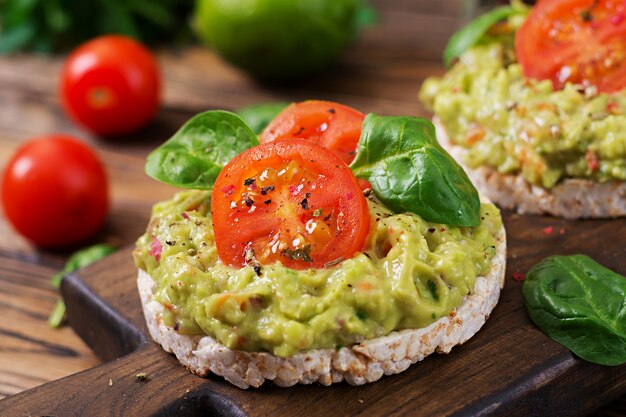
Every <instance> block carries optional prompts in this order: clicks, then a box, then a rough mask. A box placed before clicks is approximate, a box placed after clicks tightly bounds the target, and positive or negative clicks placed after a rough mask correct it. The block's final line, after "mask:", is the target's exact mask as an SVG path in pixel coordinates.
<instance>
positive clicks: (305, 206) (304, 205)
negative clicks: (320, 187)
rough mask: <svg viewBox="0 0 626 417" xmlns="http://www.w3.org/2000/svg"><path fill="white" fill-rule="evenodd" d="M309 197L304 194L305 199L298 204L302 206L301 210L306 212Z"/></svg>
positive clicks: (307, 194)
mask: <svg viewBox="0 0 626 417" xmlns="http://www.w3.org/2000/svg"><path fill="white" fill-rule="evenodd" d="M310 196H311V194H309V193H306V197H305V198H304V200H302V201H301V202H300V205H301V206H302V208H303V209H305V210H308V209H309V200H308V198H309V197H310Z"/></svg>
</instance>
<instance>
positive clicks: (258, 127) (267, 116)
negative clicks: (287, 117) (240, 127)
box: [235, 101, 289, 135]
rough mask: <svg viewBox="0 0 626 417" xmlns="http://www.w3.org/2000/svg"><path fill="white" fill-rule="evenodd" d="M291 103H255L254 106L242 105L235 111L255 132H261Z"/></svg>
mask: <svg viewBox="0 0 626 417" xmlns="http://www.w3.org/2000/svg"><path fill="white" fill-rule="evenodd" d="M288 105H289V103H286V102H282V101H281V102H276V103H262V104H255V105H253V106H247V107H242V108H240V109H239V110H237V111H236V112H235V114H237V115H239V117H241V118H242V119H243V120H244V121H245V122H246V123H248V125H250V128H251V129H252V131H253V132H254V133H256V134H257V135H259V134H261V133H262V132H263V130H264V129H265V128H266V127H267V125H268V124H270V122H271V121H272V120H274V118H275V117H276V116H277V115H278V113H280V112H281V111H283V109H284V108H285V107H287V106H288Z"/></svg>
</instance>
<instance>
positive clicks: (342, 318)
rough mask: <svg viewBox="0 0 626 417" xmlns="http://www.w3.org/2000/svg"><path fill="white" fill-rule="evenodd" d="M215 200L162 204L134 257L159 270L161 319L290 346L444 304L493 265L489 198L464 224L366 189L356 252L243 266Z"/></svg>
mask: <svg viewBox="0 0 626 417" xmlns="http://www.w3.org/2000/svg"><path fill="white" fill-rule="evenodd" d="M210 200H211V195H210V192H208V191H186V192H181V193H178V194H177V195H176V196H175V197H174V198H173V199H172V200H170V201H165V202H162V203H159V204H157V205H156V206H155V207H154V208H153V213H152V218H151V221H150V224H149V226H148V229H147V231H146V233H145V234H144V235H143V236H141V237H140V238H139V240H138V241H137V245H136V249H135V251H134V259H135V263H136V265H137V267H139V268H141V269H143V270H144V271H146V272H148V273H149V274H150V275H151V276H152V277H153V279H154V280H155V282H156V286H155V289H154V295H155V299H156V300H157V301H159V302H160V303H161V304H162V305H163V306H164V307H165V308H164V310H163V311H164V313H163V317H162V318H163V320H164V322H165V323H166V324H167V325H169V326H171V327H173V328H174V329H176V330H177V331H178V332H180V333H182V334H207V335H210V336H212V337H214V338H215V339H216V340H218V341H219V342H220V343H222V344H224V345H225V346H227V347H229V348H231V349H239V350H247V351H268V352H271V353H272V354H274V355H277V356H283V357H285V356H291V355H293V354H295V353H297V352H299V351H302V350H308V349H316V348H337V347H341V346H347V345H351V344H354V343H358V342H360V341H362V340H364V339H369V338H373V337H378V336H383V335H386V334H388V333H390V332H391V331H393V330H400V329H406V328H421V327H425V326H427V325H428V324H430V323H432V322H434V321H435V320H437V319H438V318H440V317H442V316H446V315H448V314H449V313H450V312H451V311H452V309H454V308H455V307H457V306H458V305H460V303H461V302H462V300H463V297H465V296H466V295H467V294H468V293H471V292H472V290H473V288H474V282H475V278H476V277H477V276H479V275H482V274H485V273H487V271H488V270H489V266H490V261H491V258H492V257H493V256H494V254H495V244H496V242H495V238H494V235H495V234H496V233H497V232H498V230H499V229H500V228H501V225H502V221H501V217H500V213H499V211H498V209H497V208H496V207H495V206H493V205H492V204H483V205H482V206H481V218H482V223H481V225H480V226H477V227H471V228H470V227H460V228H459V227H449V226H446V225H441V224H434V223H429V222H426V221H424V220H422V219H421V218H420V217H419V216H417V215H414V214H408V213H405V214H393V213H392V212H391V211H389V210H388V209H386V208H385V207H384V206H382V205H381V203H380V202H379V201H378V200H377V199H376V198H375V197H374V195H373V194H371V195H369V196H368V197H367V200H368V204H369V209H370V213H371V218H372V223H371V227H370V232H369V236H368V239H367V244H366V247H365V248H364V250H363V252H359V253H357V254H356V255H355V256H354V257H353V258H351V259H347V260H344V261H342V262H340V263H338V264H336V265H333V266H330V267H328V268H324V269H309V270H300V271H296V270H292V269H288V268H286V267H284V266H282V265H281V264H280V263H275V264H272V265H262V266H261V268H260V269H258V268H257V269H256V270H255V269H254V268H253V267H250V266H246V267H244V268H240V269H238V268H233V267H229V266H226V265H224V264H223V263H222V262H221V261H220V260H219V259H218V255H217V250H216V247H215V242H214V237H213V228H212V226H211V212H210V206H209V205H210Z"/></svg>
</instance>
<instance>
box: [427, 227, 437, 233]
mask: <svg viewBox="0 0 626 417" xmlns="http://www.w3.org/2000/svg"><path fill="white" fill-rule="evenodd" d="M435 230H437V229H435V228H434V227H431V228H430V229H428V232H429V233H435Z"/></svg>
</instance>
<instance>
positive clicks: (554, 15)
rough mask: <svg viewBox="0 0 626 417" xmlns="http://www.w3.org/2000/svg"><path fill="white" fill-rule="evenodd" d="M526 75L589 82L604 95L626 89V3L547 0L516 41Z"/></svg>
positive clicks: (560, 81) (557, 81)
mask: <svg viewBox="0 0 626 417" xmlns="http://www.w3.org/2000/svg"><path fill="white" fill-rule="evenodd" d="M515 52H516V54H517V57H518V59H519V62H520V64H521V65H522V69H523V71H524V74H525V75H526V76H527V77H530V78H535V79H539V80H551V81H552V83H553V85H554V87H555V88H562V87H563V86H564V85H565V83H566V82H571V83H589V84H591V85H595V86H596V87H597V88H598V90H599V91H603V92H614V91H618V90H621V89H622V88H624V87H626V4H624V2H621V1H613V0H601V1H597V0H542V1H540V2H539V3H538V4H537V5H536V6H535V7H534V8H533V9H532V12H531V13H530V15H529V16H528V18H527V19H526V22H525V23H524V24H523V25H522V27H521V28H520V29H519V30H518V32H517V34H516V38H515Z"/></svg>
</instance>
